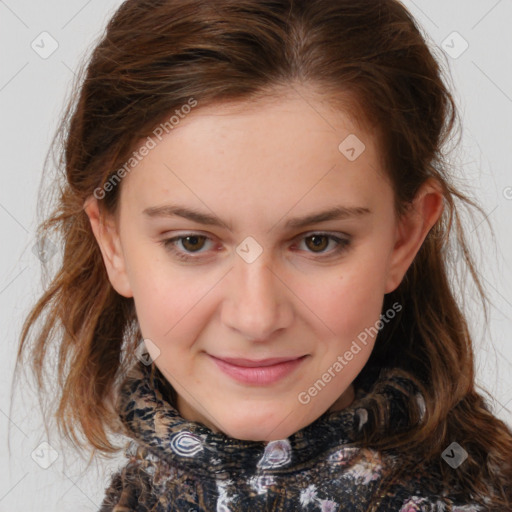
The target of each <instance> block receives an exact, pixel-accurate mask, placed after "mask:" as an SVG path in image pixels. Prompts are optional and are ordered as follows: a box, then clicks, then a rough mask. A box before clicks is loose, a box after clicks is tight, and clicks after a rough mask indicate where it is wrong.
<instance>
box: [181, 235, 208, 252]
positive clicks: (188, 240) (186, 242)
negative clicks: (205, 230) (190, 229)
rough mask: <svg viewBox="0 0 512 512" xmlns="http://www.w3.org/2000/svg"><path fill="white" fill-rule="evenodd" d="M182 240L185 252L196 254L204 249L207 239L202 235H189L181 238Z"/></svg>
mask: <svg viewBox="0 0 512 512" xmlns="http://www.w3.org/2000/svg"><path fill="white" fill-rule="evenodd" d="M180 239H181V244H182V246H183V248H184V249H185V250H187V251H191V252H194V251H198V250H200V249H202V248H203V246H204V242H205V240H206V237H205V236H201V235H189V236H183V237H180Z"/></svg>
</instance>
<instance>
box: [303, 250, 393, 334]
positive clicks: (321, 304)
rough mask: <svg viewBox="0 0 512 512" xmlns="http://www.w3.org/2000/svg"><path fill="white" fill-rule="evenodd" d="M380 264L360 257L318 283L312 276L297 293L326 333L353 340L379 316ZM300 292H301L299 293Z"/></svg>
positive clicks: (381, 271)
mask: <svg viewBox="0 0 512 512" xmlns="http://www.w3.org/2000/svg"><path fill="white" fill-rule="evenodd" d="M383 275H384V268H383V263H382V262H379V261H374V260H369V259H366V260H362V259H360V261H358V262H357V263H356V262H353V263H351V264H350V265H348V264H347V265H346V266H343V265H340V267H339V269H337V270H333V272H332V273H329V274H327V273H326V274H325V277H324V278H323V279H321V278H320V277H319V276H318V280H316V282H317V285H316V286H315V287H314V288H312V287H311V279H309V280H307V281H305V282H304V283H303V287H302V291H299V296H305V297H308V300H307V301H305V302H306V303H307V305H308V307H309V308H310V310H311V311H312V312H313V313H314V314H315V315H316V317H317V319H319V320H317V323H318V321H320V320H321V323H322V324H323V328H322V329H323V330H324V331H325V330H327V336H329V335H330V336H336V337H340V338H342V339H343V340H344V341H345V342H348V341H349V340H352V339H355V338H356V337H357V336H358V335H359V334H360V333H362V332H364V331H365V329H369V328H370V327H371V326H374V325H375V324H376V322H377V320H378V319H379V317H380V314H381V311H382V304H383V300H384V289H383V285H382V283H383V277H382V276H383ZM301 294H302V295H301Z"/></svg>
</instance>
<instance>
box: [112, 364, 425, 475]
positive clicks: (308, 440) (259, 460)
mask: <svg viewBox="0 0 512 512" xmlns="http://www.w3.org/2000/svg"><path fill="white" fill-rule="evenodd" d="M368 379H369V380H368ZM360 384H361V383H360ZM166 389H169V384H168V383H167V382H166V381H165V378H164V377H163V375H162V374H161V372H160V371H159V370H158V368H156V367H151V366H145V365H144V364H142V363H140V362H139V363H137V364H136V365H135V366H134V367H132V369H131V370H130V372H129V373H128V374H127V376H126V378H125V380H124V381H123V383H122V386H121V387H120V397H119V402H118V411H119V415H120V418H121V421H122V423H123V424H124V426H125V428H126V429H127V432H126V434H127V435H128V436H129V437H130V438H132V439H133V440H134V441H135V442H134V443H133V442H132V443H131V445H130V447H129V448H128V450H127V452H126V453H127V454H129V455H130V456H136V457H143V458H150V459H151V458H153V459H154V460H156V459H157V458H158V459H163V460H165V461H167V462H168V463H169V464H170V465H172V466H174V467H178V468H181V469H182V470H184V471H189V472H192V473H194V474H195V475H198V476H203V477H208V478H212V477H215V476H219V475H221V474H226V473H228V474H229V473H230V472H232V471H236V472H238V473H245V472H247V473H254V472H257V471H258V470H261V469H265V470H270V471H271V472H273V471H276V472H279V473H281V474H283V473H286V472H288V471H296V470H297V468H298V467H300V468H301V469H306V468H308V467H311V466H314V465H315V459H318V457H325V456H328V454H329V452H332V451H334V450H336V449H339V448H340V445H345V444H348V443H353V442H356V441H357V439H358V438H359V437H360V436H361V434H362V432H363V430H364V428H365V426H367V425H368V426H369V425H373V426H375V422H376V421H377V422H378V423H380V427H379V428H383V429H388V428H393V429H394V430H397V429H399V428H400V429H402V428H408V427H409V426H410V417H411V416H410V404H411V400H410V398H411V396H413V398H415V401H414V402H415V403H416V404H418V406H419V410H420V411H421V412H423V410H422V405H423V398H422V396H421V395H420V394H419V393H418V390H417V387H416V386H415V385H414V384H413V382H412V381H411V380H409V379H407V378H406V377H404V375H403V372H398V373H397V372H395V371H393V370H392V369H383V370H381V371H380V373H378V375H376V374H375V373H374V374H373V377H369V378H368V377H367V380H366V382H365V383H362V385H361V386H360V387H358V388H357V389H356V395H355V400H354V401H353V402H352V404H351V405H350V406H349V407H347V408H345V409H342V410H336V411H326V412H325V413H324V414H322V415H321V416H320V417H319V418H317V419H316V420H315V421H313V422H312V423H310V424H309V425H307V426H306V427H304V428H302V429H301V430H299V431H297V432H295V433H294V434H293V435H291V436H290V437H288V438H286V439H281V440H275V441H246V440H240V439H235V438H232V437H229V436H227V435H225V434H223V433H222V432H214V431H213V430H211V429H210V428H208V427H206V426H205V425H203V424H201V423H199V422H194V421H189V420H186V419H184V418H183V417H182V416H181V415H180V413H179V412H178V410H177V409H176V408H175V407H174V406H173V405H172V404H171V401H170V399H169V397H168V396H167V395H168V394H169V393H166V391H165V390H166ZM372 402H373V403H378V404H379V409H380V410H381V411H384V415H383V416H381V418H386V424H383V423H382V419H381V420H376V418H374V416H373V413H372V408H370V407H368V405H369V404H370V403H372Z"/></svg>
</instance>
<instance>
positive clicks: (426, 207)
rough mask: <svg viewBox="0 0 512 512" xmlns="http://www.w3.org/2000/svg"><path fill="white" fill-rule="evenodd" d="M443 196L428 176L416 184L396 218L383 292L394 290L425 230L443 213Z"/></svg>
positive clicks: (414, 253)
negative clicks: (418, 185) (415, 190)
mask: <svg viewBox="0 0 512 512" xmlns="http://www.w3.org/2000/svg"><path fill="white" fill-rule="evenodd" d="M443 197H444V196H443V193H442V189H441V186H440V185H439V182H438V181H437V180H435V179H433V178H429V179H428V180H427V181H426V182H425V183H424V184H423V185H422V186H421V187H420V189H419V191H418V193H417V194H416V197H415V198H414V200H413V202H412V204H411V205H410V208H409V209H408V211H407V212H405V213H404V215H403V216H402V218H401V219H399V220H398V221H397V228H396V232H395V233H396V236H395V245H394V247H393V252H392V254H391V261H390V266H389V271H388V276H387V282H386V287H385V290H384V293H390V292H392V291H394V290H395V289H396V288H398V286H399V285H400V283H401V282H402V279H403V277H404V275H405V273H406V272H407V270H408V268H409V266H410V265H411V263H412V262H413V261H414V257H415V256H416V254H417V253H418V251H419V250H420V248H421V245H422V244H423V241H424V240H425V238H426V236H427V234H428V232H429V231H430V229H431V228H432V226H433V225H434V224H435V223H436V221H437V220H438V219H439V217H440V216H441V213H442V212H443Z"/></svg>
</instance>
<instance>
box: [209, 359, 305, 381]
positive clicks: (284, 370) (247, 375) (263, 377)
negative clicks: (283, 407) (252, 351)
mask: <svg viewBox="0 0 512 512" xmlns="http://www.w3.org/2000/svg"><path fill="white" fill-rule="evenodd" d="M210 357H211V358H212V359H213V360H214V361H215V363H216V364H217V366H218V367H219V368H220V369H221V370H222V371H223V372H224V373H226V374H227V375H229V376H230V377H232V378H233V379H235V380H237V381H238V382H243V383H244V384H256V385H260V386H264V385H267V384H273V383H274V382H277V381H278V380H280V379H283V378H284V377H286V376H287V375H289V374H290V373H291V372H293V370H295V369H296V368H297V367H298V366H299V365H300V364H301V363H302V361H303V360H304V359H305V358H306V356H303V357H299V358H298V359H294V360H292V361H285V362H283V363H278V364H273V365H271V366H256V367H252V368H249V367H247V366H237V365H235V364H230V363H227V362H226V361H223V360H222V359H217V358H216V357H213V356H210Z"/></svg>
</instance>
